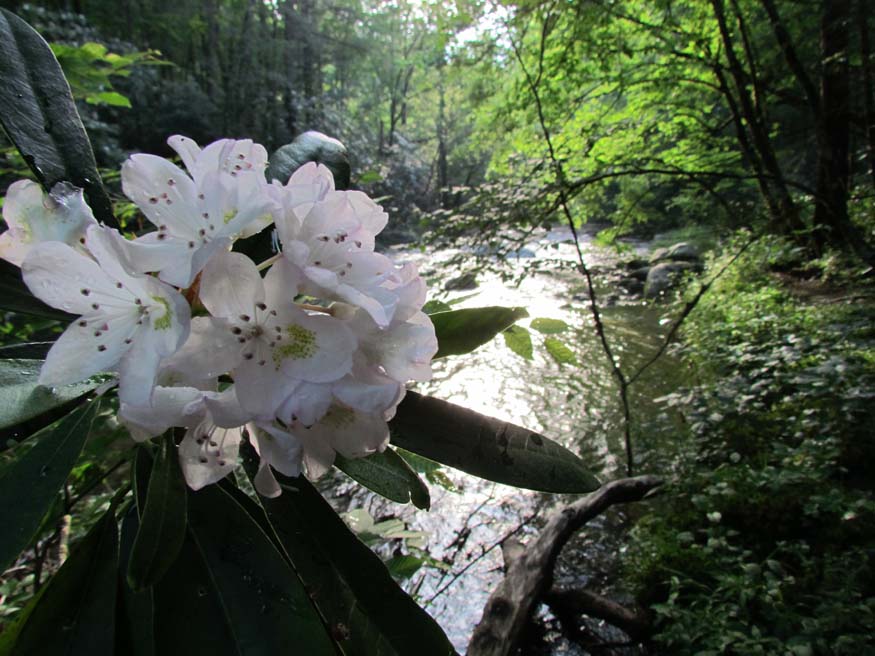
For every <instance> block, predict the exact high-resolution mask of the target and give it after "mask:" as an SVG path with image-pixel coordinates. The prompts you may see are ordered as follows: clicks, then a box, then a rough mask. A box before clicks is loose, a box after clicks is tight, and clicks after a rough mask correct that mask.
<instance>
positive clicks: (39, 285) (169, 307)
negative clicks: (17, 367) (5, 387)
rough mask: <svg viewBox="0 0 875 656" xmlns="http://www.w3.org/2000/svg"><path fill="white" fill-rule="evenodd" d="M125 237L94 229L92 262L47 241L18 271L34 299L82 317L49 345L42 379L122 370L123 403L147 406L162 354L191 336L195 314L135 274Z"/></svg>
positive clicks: (63, 380)
mask: <svg viewBox="0 0 875 656" xmlns="http://www.w3.org/2000/svg"><path fill="white" fill-rule="evenodd" d="M121 241H122V237H121V236H120V235H119V234H118V233H117V232H115V231H114V230H110V229H109V228H103V227H100V226H92V227H90V228H89V229H88V232H87V236H86V241H85V245H86V247H87V248H88V251H89V252H90V253H91V254H92V255H93V256H94V259H91V258H89V257H87V256H85V255H83V254H81V253H79V252H77V251H75V250H73V249H72V248H71V247H70V246H68V245H66V244H63V243H60V242H44V243H42V244H39V245H37V246H35V247H34V248H33V249H32V250H31V251H30V253H29V254H28V256H27V257H26V258H25V260H24V262H23V263H22V266H21V270H22V276H23V278H24V282H25V283H26V284H27V286H28V288H29V289H30V291H31V292H32V293H33V295H34V296H36V297H37V298H39V299H40V300H42V301H43V302H45V303H47V304H48V305H51V306H52V307H56V308H58V309H61V310H64V311H66V312H72V313H74V314H80V315H82V316H81V317H80V319H78V320H77V321H74V322H73V323H72V324H70V326H69V327H68V328H67V330H65V331H64V334H63V335H61V337H60V338H59V339H58V341H57V342H55V344H54V346H52V348H51V350H50V351H49V353H48V357H47V358H46V362H45V364H44V365H43V368H42V371H41V372H40V377H39V382H40V384H42V385H50V386H51V385H65V384H68V383H74V382H77V381H80V380H83V379H85V378H87V377H89V376H91V375H93V374H96V373H98V372H100V371H109V370H113V369H116V368H117V369H118V371H119V397H120V398H121V400H122V401H124V402H127V403H134V404H137V405H143V404H146V403H148V401H149V398H150V395H151V392H152V387H153V386H154V383H155V376H156V374H157V371H158V367H159V364H160V362H161V360H162V358H165V357H167V356H169V355H171V354H172V353H174V352H175V351H176V350H177V349H178V348H179V347H180V346H181V345H182V343H183V342H184V341H185V339H186V337H187V336H188V331H189V312H190V311H189V307H188V304H187V303H186V302H185V299H183V298H182V296H181V295H180V294H179V293H178V292H176V291H175V290H174V289H172V288H170V287H168V286H167V285H164V284H162V283H161V282H159V281H158V280H156V279H155V278H152V277H150V276H142V275H137V274H135V273H133V272H132V271H131V267H130V263H129V262H127V260H126V255H125V252H124V249H123V246H122V245H121V243H120V242H121ZM95 260H96V261H95Z"/></svg>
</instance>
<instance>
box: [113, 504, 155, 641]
mask: <svg viewBox="0 0 875 656" xmlns="http://www.w3.org/2000/svg"><path fill="white" fill-rule="evenodd" d="M139 530H140V520H139V517H138V514H137V508H136V506H134V505H133V504H132V505H131V507H130V508H128V511H127V512H126V513H125V517H124V520H122V535H121V545H120V548H119V552H120V553H119V586H120V587H121V590H122V595H121V599H120V602H121V603H120V609H119V619H118V625H117V627H116V654H130V655H131V656H156V652H155V625H154V622H155V606H154V603H153V599H152V597H153V594H154V592H153V589H152V588H147V589H145V590H143V591H141V592H134V591H133V590H132V589H131V588H130V586H129V585H128V583H127V581H126V580H125V579H126V577H125V573H126V572H127V571H128V565H129V563H130V556H131V549H132V548H133V546H134V539H135V538H136V536H137V533H138V532H139Z"/></svg>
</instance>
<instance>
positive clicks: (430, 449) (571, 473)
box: [389, 392, 599, 493]
mask: <svg viewBox="0 0 875 656" xmlns="http://www.w3.org/2000/svg"><path fill="white" fill-rule="evenodd" d="M389 427H390V428H391V429H392V443H393V444H395V445H397V446H400V447H402V448H404V449H407V450H408V451H413V452H414V453H418V454H419V455H421V456H425V457H426V458H430V459H432V460H436V461H437V462H441V463H443V464H445V465H449V466H450V467H455V468H456V469H461V470H462V471H466V472H468V473H469V474H473V475H475V476H479V477H480V478H485V479H488V480H490V481H496V482H498V483H504V484H505V485H513V486H515V487H524V488H528V489H532V490H541V491H543V492H566V493H581V492H590V491H592V490H594V489H596V488H597V487H599V481H598V479H597V478H596V477H595V476H594V475H593V474H592V473H591V472H590V471H589V470H588V469H587V468H586V465H585V464H584V463H583V461H582V460H581V459H580V458H578V457H577V456H576V455H574V454H573V453H572V452H571V451H569V450H568V449H566V448H565V447H563V446H561V445H560V444H557V443H556V442H553V441H552V440H549V439H547V438H546V437H544V436H543V435H540V434H538V433H535V432H533V431H530V430H528V429H526V428H523V427H521V426H516V425H514V424H510V423H507V422H503V421H501V420H499V419H494V418H493V417H487V416H486V415H481V414H480V413H478V412H474V411H473V410H469V409H467V408H463V407H461V406H458V405H455V404H453V403H448V402H446V401H441V400H439V399H435V398H432V397H428V396H422V395H420V394H417V393H415V392H408V393H407V396H405V397H404V400H403V401H402V402H401V403H400V404H399V405H398V410H397V412H396V414H395V418H394V419H393V420H392V421H391V422H389Z"/></svg>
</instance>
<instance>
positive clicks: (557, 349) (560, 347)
mask: <svg viewBox="0 0 875 656" xmlns="http://www.w3.org/2000/svg"><path fill="white" fill-rule="evenodd" d="M544 346H545V347H546V349H547V353H549V354H550V355H551V356H553V359H554V360H556V362H558V363H559V364H577V358H575V357H574V353H573V352H572V351H571V349H570V348H568V346H567V345H566V344H565V342H563V341H562V340H559V339H556V338H555V337H548V338H547V339H545V340H544Z"/></svg>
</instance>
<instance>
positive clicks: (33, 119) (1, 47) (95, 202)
mask: <svg viewBox="0 0 875 656" xmlns="http://www.w3.org/2000/svg"><path fill="white" fill-rule="evenodd" d="M0 12H2V13H0V80H3V84H2V85H0V122H2V123H3V128H4V129H5V130H6V134H7V135H9V138H10V140H11V141H12V143H13V144H15V147H16V148H18V150H19V152H21V156H22V157H23V158H24V161H26V162H27V164H28V166H30V168H31V170H32V171H33V172H34V174H35V175H36V177H37V179H38V180H39V181H40V182H41V183H42V185H43V186H44V187H45V188H47V189H51V188H52V187H53V186H54V185H55V184H57V183H58V182H62V181H67V182H71V183H72V184H74V185H76V186H77V187H81V188H82V189H84V190H85V196H86V197H87V199H88V204H89V205H90V206H91V209H92V210H94V215H95V216H96V217H97V218H98V219H99V220H100V221H103V222H104V223H107V224H108V225H113V226H114V225H115V219H114V218H113V215H112V203H111V202H110V200H109V196H108V195H107V193H106V190H105V189H104V188H103V184H102V183H101V181H100V175H99V174H98V172H97V164H96V163H95V161H94V153H93V151H92V150H91V143H90V142H89V141H88V136H87V135H86V134H85V128H84V127H83V126H82V121H81V120H80V118H79V114H78V113H77V112H76V104H75V103H74V102H73V96H72V95H71V93H70V86H69V85H68V84H67V80H66V79H65V78H64V74H63V72H62V71H61V66H60V65H59V64H58V60H57V59H55V55H54V54H53V53H52V50H51V48H49V46H48V44H47V43H46V42H45V41H44V40H43V38H42V37H41V36H40V35H39V34H37V33H36V32H35V31H34V30H33V28H32V27H31V26H30V25H28V24H27V23H25V22H24V21H23V20H21V19H20V18H18V16H16V15H15V14H13V13H11V12H9V11H6V10H5V9H3V10H0Z"/></svg>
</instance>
